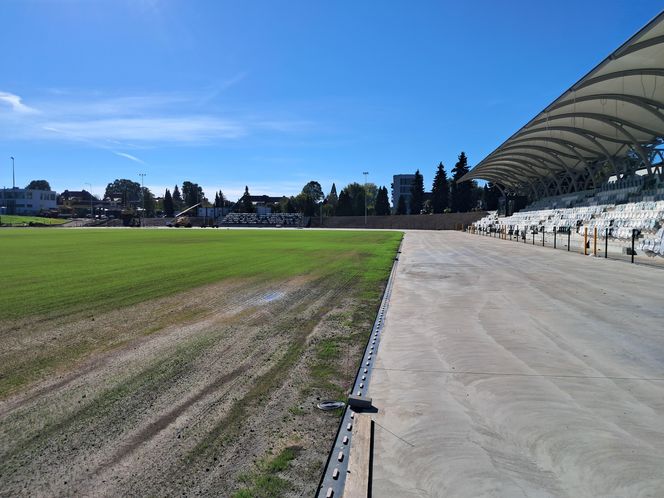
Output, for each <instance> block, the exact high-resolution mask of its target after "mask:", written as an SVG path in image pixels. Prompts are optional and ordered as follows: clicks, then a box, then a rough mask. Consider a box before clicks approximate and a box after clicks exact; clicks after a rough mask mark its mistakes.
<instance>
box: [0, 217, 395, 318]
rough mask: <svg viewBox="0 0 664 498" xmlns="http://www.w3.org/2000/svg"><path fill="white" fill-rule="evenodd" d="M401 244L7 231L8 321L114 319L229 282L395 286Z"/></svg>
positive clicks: (390, 235)
mask: <svg viewBox="0 0 664 498" xmlns="http://www.w3.org/2000/svg"><path fill="white" fill-rule="evenodd" d="M400 240H401V233H399V232H363V231H308V230H212V229H210V230H186V229H180V230H176V229H170V230H166V229H165V230H140V229H135V230H132V229H59V230H48V229H29V230H28V229H26V230H23V229H14V230H4V231H2V232H0V255H2V257H1V259H0V275H1V276H2V281H3V286H2V287H3V291H2V292H0V320H7V319H18V318H25V317H30V316H64V315H67V314H71V313H74V312H79V311H83V310H86V311H96V310H109V309H114V308H118V307H121V306H126V305H130V304H132V303H137V302H141V301H145V300H149V299H152V298H156V297H162V296H166V295H169V294H173V293H176V292H179V291H184V290H187V289H191V288H194V287H197V286H200V285H204V284H208V283H212V282H217V281H220V280H223V279H227V278H262V279H267V280H269V279H283V278H289V277H293V276H297V275H303V274H314V275H315V276H325V275H332V274H340V273H348V272H350V273H352V274H355V275H357V278H361V279H363V280H365V281H366V282H367V283H368V284H371V283H375V282H376V281H379V280H383V279H384V278H385V277H386V274H387V273H388V272H389V270H390V268H391V266H392V259H393V257H394V254H395V251H396V248H397V246H398V244H399V241H400ZM367 288H375V286H371V285H368V286H367Z"/></svg>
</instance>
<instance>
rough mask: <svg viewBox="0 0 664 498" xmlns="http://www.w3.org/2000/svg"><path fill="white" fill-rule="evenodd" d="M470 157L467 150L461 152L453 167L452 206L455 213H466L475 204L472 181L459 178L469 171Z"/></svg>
mask: <svg viewBox="0 0 664 498" xmlns="http://www.w3.org/2000/svg"><path fill="white" fill-rule="evenodd" d="M468 171H469V168H468V158H467V157H466V154H465V152H462V153H461V154H459V160H458V161H457V163H456V164H455V165H454V168H453V169H452V189H451V193H452V199H451V202H450V207H451V208H452V212H454V213H466V212H468V211H470V209H471V208H472V206H473V193H472V189H473V185H472V182H461V183H459V180H460V179H461V178H462V177H463V176H464V175H465V174H466V173H468Z"/></svg>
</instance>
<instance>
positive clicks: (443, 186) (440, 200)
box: [431, 162, 450, 213]
mask: <svg viewBox="0 0 664 498" xmlns="http://www.w3.org/2000/svg"><path fill="white" fill-rule="evenodd" d="M449 189H450V186H449V183H448V181H447V173H446V172H445V166H443V163H442V162H441V163H440V164H438V170H437V171H436V176H435V177H434V179H433V187H432V188H431V207H432V209H433V212H434V213H443V212H445V209H446V208H447V207H448V206H449V203H450V199H449V197H450V190H449Z"/></svg>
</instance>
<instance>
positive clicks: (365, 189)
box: [362, 171, 369, 227]
mask: <svg viewBox="0 0 664 498" xmlns="http://www.w3.org/2000/svg"><path fill="white" fill-rule="evenodd" d="M362 174H363V175H364V226H365V227H366V226H367V176H368V175H369V172H368V171H364V172H362Z"/></svg>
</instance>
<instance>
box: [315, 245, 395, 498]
mask: <svg viewBox="0 0 664 498" xmlns="http://www.w3.org/2000/svg"><path fill="white" fill-rule="evenodd" d="M402 245H403V237H402V240H401V243H400V244H399V248H398V250H397V255H396V257H395V258H394V263H393V264H392V270H391V272H390V276H389V278H388V281H387V285H386V286H385V289H384V291H383V296H382V299H381V303H380V307H379V308H378V314H377V316H376V319H375V321H374V324H373V327H372V329H371V335H370V336H369V339H368V340H367V344H366V346H365V348H364V354H363V356H362V362H361V363H360V367H359V368H358V370H357V373H356V374H355V380H354V382H353V388H352V391H351V392H350V394H349V398H348V404H347V405H346V408H345V409H344V413H343V416H342V417H341V421H340V423H339V428H338V429H337V434H336V436H335V438H334V442H333V444H332V447H331V448H330V452H329V456H328V459H327V462H326V464H325V469H324V470H323V475H322V476H321V480H320V482H319V484H318V493H317V496H318V497H321V498H322V497H326V498H333V497H340V496H343V492H344V487H345V484H346V477H347V475H348V463H349V455H350V451H351V447H352V446H351V445H352V440H353V422H354V419H355V414H356V413H358V412H360V411H363V410H364V409H366V408H369V409H371V398H370V397H369V396H368V393H369V381H370V380H371V373H372V371H373V365H374V360H375V356H376V353H377V352H378V346H379V345H380V338H381V332H382V330H383V326H384V324H385V316H386V313H387V307H388V305H389V301H390V295H391V293H392V284H393V280H394V275H395V274H396V268H397V263H398V262H399V255H400V254H401V247H402ZM366 465H367V467H368V466H370V461H367V462H366ZM369 471H370V470H369Z"/></svg>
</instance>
